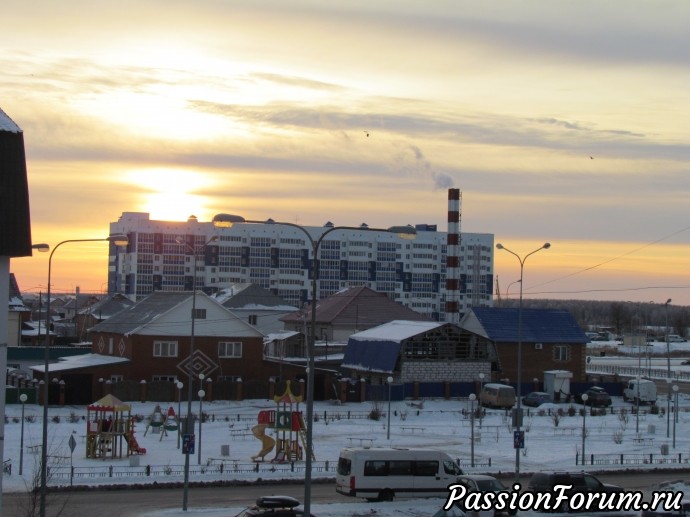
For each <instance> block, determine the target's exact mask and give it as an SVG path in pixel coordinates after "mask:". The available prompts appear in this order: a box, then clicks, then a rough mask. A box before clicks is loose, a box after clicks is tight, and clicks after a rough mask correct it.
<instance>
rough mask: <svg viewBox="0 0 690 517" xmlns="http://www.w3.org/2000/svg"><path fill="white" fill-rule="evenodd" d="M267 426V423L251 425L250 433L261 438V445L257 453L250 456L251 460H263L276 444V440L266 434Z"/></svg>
mask: <svg viewBox="0 0 690 517" xmlns="http://www.w3.org/2000/svg"><path fill="white" fill-rule="evenodd" d="M267 427H268V425H267V424H257V425H255V426H254V427H252V434H253V435H254V436H256V437H257V438H258V439H259V440H261V446H262V447H261V450H260V451H259V453H258V454H256V455H255V456H252V460H253V461H258V459H259V458H261V461H264V457H265V456H266V455H267V454H268V453H269V452H271V451H272V450H273V448H274V447H275V446H276V441H275V440H274V439H273V438H271V437H270V436H267V435H266V428H267Z"/></svg>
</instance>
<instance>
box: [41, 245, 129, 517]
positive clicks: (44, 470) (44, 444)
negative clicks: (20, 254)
mask: <svg viewBox="0 0 690 517" xmlns="http://www.w3.org/2000/svg"><path fill="white" fill-rule="evenodd" d="M102 241H109V242H110V243H112V244H114V245H115V246H126V245H127V244H128V242H129V241H128V240H127V236H126V235H121V234H114V235H110V236H109V237H106V238H104V239H68V240H66V241H62V242H58V243H57V244H56V245H55V247H53V251H51V252H50V256H49V257H48V300H47V302H46V339H45V347H44V357H43V359H44V364H43V380H44V381H45V382H44V383H43V435H42V438H41V494H40V496H41V497H40V504H39V515H40V517H45V515H46V494H47V482H48V398H49V395H50V389H49V373H50V366H49V363H50V277H51V273H52V267H53V255H54V254H55V252H56V251H57V249H58V248H59V247H60V246H62V245H63V244H67V243H71V242H102ZM39 246H40V247H39V248H37V249H38V250H39V251H41V250H43V251H45V250H47V245H46V244H41V245H39Z"/></svg>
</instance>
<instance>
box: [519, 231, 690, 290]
mask: <svg viewBox="0 0 690 517" xmlns="http://www.w3.org/2000/svg"><path fill="white" fill-rule="evenodd" d="M687 230H690V226H686V227H685V228H682V229H680V230H678V231H675V232H673V233H671V234H669V235H666V236H665V237H661V238H660V239H657V240H655V241H652V242H648V243H647V244H644V245H643V246H640V247H639V248H635V249H633V250H630V251H626V252H625V253H623V254H621V255H618V256H616V257H612V258H610V259H608V260H605V261H603V262H600V263H599V264H595V265H593V266H589V267H586V268H584V269H581V270H580V271H575V272H574V273H569V274H567V275H563V276H560V277H558V278H554V279H552V280H547V281H546V282H542V283H541V284H537V285H535V286H533V287H531V288H530V294H537V293H533V292H532V291H531V289H536V288H537V287H541V286H543V285H548V284H552V283H554V282H558V281H559V280H564V279H566V278H570V277H573V276H575V275H579V274H581V273H585V272H587V271H591V270H593V269H596V268H599V267H601V266H604V265H606V264H609V263H611V262H613V261H615V260H618V259H621V258H623V257H627V256H628V255H632V254H634V253H637V252H638V251H641V250H643V249H645V248H648V247H650V246H653V245H654V244H658V243H660V242H663V241H665V240H667V239H670V238H671V237H674V236H676V235H678V234H680V233H683V232H685V231H687ZM661 288H665V287H663V286H662V287H659V288H658V289H661ZM642 289H657V288H654V287H641V288H636V289H620V290H621V291H628V290H629V291H635V290H642ZM669 289H680V288H678V287H671V288H669ZM604 290H605V291H616V290H617V289H604ZM595 291H597V289H594V290H591V291H573V292H582V293H586V292H595Z"/></svg>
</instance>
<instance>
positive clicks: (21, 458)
mask: <svg viewBox="0 0 690 517" xmlns="http://www.w3.org/2000/svg"><path fill="white" fill-rule="evenodd" d="M27 398H28V397H27V396H26V393H22V394H21V395H19V401H20V402H21V403H22V434H21V438H20V439H19V475H20V476H21V475H22V468H23V466H24V404H25V403H26V399H27ZM673 436H674V438H675V433H674V434H673ZM674 447H675V445H674Z"/></svg>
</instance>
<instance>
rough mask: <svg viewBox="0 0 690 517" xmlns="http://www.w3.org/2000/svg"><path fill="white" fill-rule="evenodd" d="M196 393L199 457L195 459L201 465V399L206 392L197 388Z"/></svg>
mask: <svg viewBox="0 0 690 517" xmlns="http://www.w3.org/2000/svg"><path fill="white" fill-rule="evenodd" d="M197 395H199V457H198V459H197V465H201V424H202V423H203V422H204V417H203V414H204V413H203V401H204V396H205V395H206V392H205V391H204V390H199V391H198V392H197Z"/></svg>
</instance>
